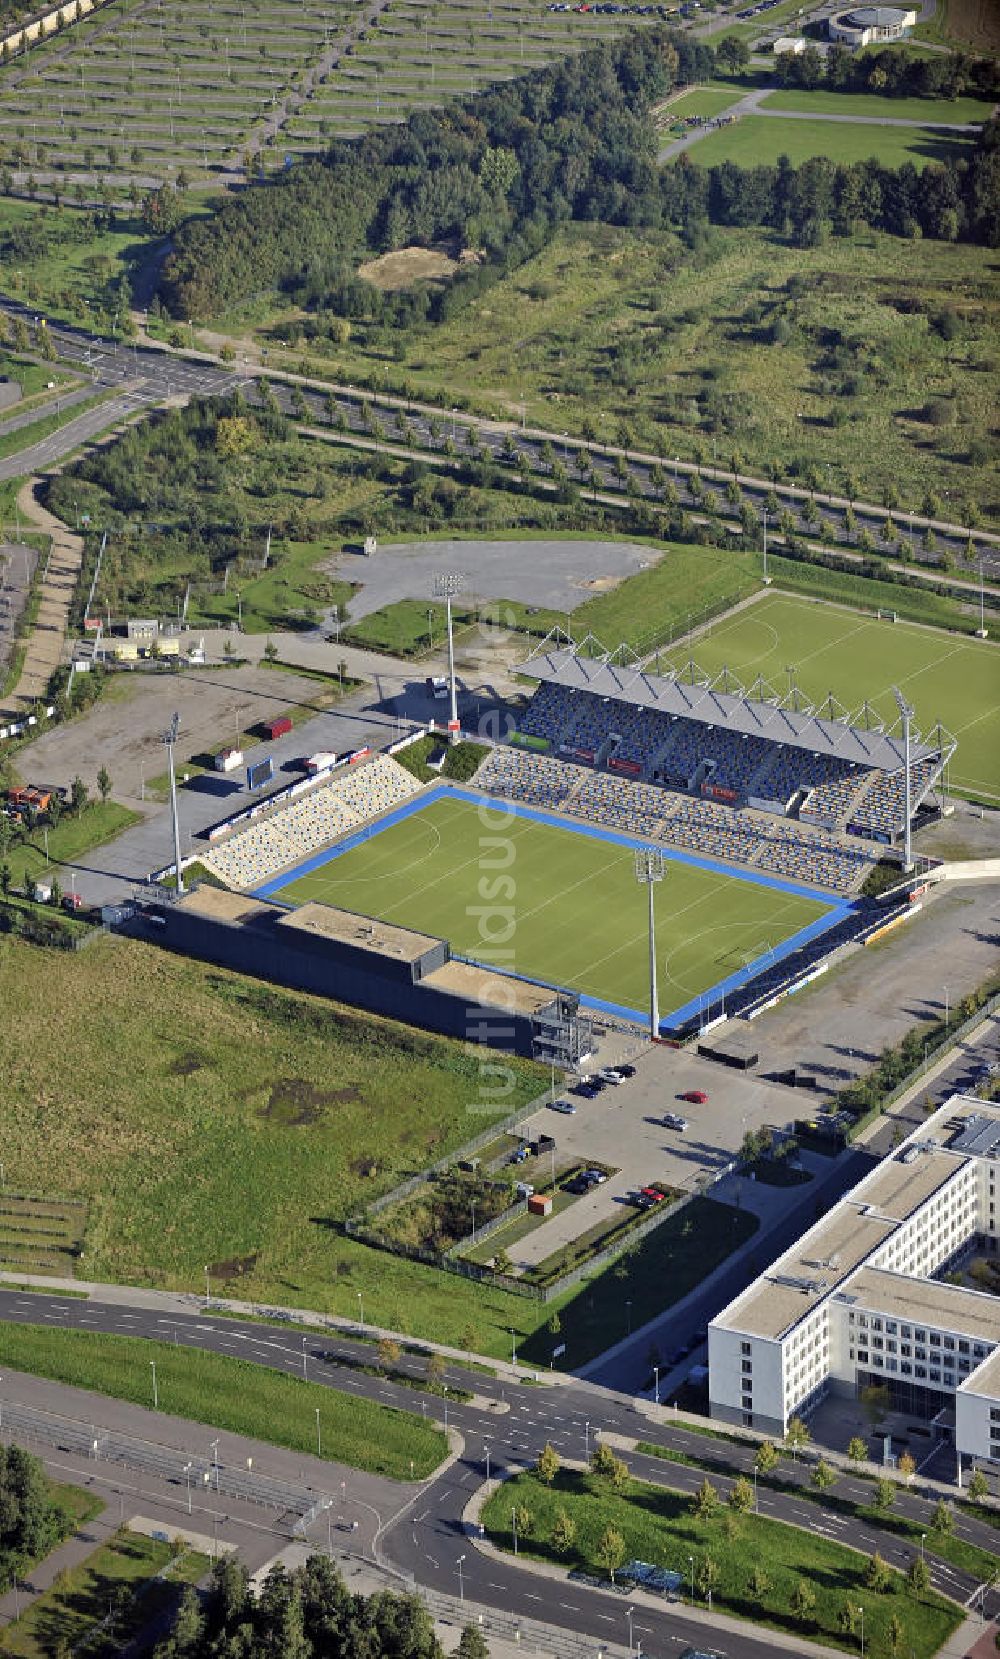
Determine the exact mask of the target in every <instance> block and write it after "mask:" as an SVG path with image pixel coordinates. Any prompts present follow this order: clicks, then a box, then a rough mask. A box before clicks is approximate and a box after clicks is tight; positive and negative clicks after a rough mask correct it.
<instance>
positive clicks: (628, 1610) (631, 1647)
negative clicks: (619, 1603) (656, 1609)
mask: <svg viewBox="0 0 1000 1659" xmlns="http://www.w3.org/2000/svg"><path fill="white" fill-rule="evenodd" d="M634 1612H635V1608H634V1607H627V1608H626V1609H625V1617H626V1618H627V1619H628V1650H629V1653H632V1652H633V1650H634V1647H635V1643H634V1642H633V1640H632V1615H633V1613H634Z"/></svg>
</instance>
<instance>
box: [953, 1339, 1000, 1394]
mask: <svg viewBox="0 0 1000 1659" xmlns="http://www.w3.org/2000/svg"><path fill="white" fill-rule="evenodd" d="M959 1387H960V1388H961V1390H962V1391H963V1392H964V1393H966V1394H985V1395H986V1397H987V1399H991V1400H1000V1347H997V1348H994V1350H993V1352H992V1354H990V1356H989V1358H988V1359H984V1360H983V1362H982V1364H981V1365H979V1366H977V1368H976V1370H975V1371H973V1372H972V1374H971V1376H968V1377H966V1379H965V1381H964V1382H963V1383H960V1384H959Z"/></svg>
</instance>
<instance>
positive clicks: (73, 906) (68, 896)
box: [62, 893, 83, 910]
mask: <svg viewBox="0 0 1000 1659" xmlns="http://www.w3.org/2000/svg"><path fill="white" fill-rule="evenodd" d="M62 907H63V909H64V910H82V909H83V896H82V894H80V893H64V894H63V900H62Z"/></svg>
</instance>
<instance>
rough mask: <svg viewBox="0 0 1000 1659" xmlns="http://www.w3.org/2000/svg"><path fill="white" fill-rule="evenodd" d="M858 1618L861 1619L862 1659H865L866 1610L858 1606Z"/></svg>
mask: <svg viewBox="0 0 1000 1659" xmlns="http://www.w3.org/2000/svg"><path fill="white" fill-rule="evenodd" d="M858 1618H859V1619H860V1620H861V1659H865V1610H864V1608H863V1607H860V1606H859V1607H858Z"/></svg>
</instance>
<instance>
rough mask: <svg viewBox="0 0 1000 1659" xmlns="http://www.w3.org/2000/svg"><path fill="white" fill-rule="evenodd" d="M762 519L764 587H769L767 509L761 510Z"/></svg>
mask: <svg viewBox="0 0 1000 1659" xmlns="http://www.w3.org/2000/svg"><path fill="white" fill-rule="evenodd" d="M761 517H762V518H763V521H764V586H765V587H767V586H768V584H769V582H770V578H769V576H768V574H767V508H766V507H763V508H761Z"/></svg>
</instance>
